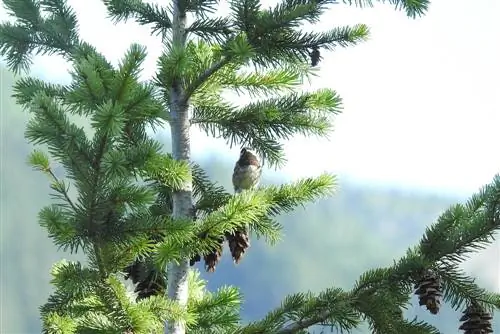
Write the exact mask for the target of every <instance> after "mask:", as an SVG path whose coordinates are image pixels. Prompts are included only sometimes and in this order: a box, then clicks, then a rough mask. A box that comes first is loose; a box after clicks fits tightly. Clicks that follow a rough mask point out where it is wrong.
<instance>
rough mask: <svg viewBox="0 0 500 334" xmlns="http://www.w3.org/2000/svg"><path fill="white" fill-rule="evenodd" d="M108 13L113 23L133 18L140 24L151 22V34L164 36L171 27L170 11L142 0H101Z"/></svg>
mask: <svg viewBox="0 0 500 334" xmlns="http://www.w3.org/2000/svg"><path fill="white" fill-rule="evenodd" d="M103 2H104V5H105V6H106V8H107V10H108V13H109V15H110V17H111V18H112V20H113V21H114V22H115V23H118V22H120V21H127V20H128V19H130V18H134V19H135V20H136V22H137V23H139V24H141V25H147V24H152V25H153V27H152V28H151V30H152V32H153V34H161V35H162V36H165V35H166V33H167V32H168V31H169V30H170V29H171V28H172V20H171V19H170V18H169V14H170V12H169V11H167V10H166V9H165V8H163V7H161V6H159V5H157V4H150V3H146V2H144V1H143V0H103Z"/></svg>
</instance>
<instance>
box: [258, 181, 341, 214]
mask: <svg viewBox="0 0 500 334" xmlns="http://www.w3.org/2000/svg"><path fill="white" fill-rule="evenodd" d="M335 187H336V178H335V176H333V175H329V174H323V175H320V176H319V177H317V178H305V179H302V180H298V181H296V182H294V183H292V184H286V185H281V186H268V187H266V188H264V189H265V191H266V192H267V193H268V194H269V196H270V198H271V202H272V204H271V207H270V209H269V211H268V214H270V215H272V216H276V215H279V214H281V213H283V212H290V211H292V210H293V209H295V208H296V207H297V206H299V205H304V203H305V202H310V201H313V200H316V199H318V198H319V197H325V196H329V195H331V194H332V193H333V191H334V189H335Z"/></svg>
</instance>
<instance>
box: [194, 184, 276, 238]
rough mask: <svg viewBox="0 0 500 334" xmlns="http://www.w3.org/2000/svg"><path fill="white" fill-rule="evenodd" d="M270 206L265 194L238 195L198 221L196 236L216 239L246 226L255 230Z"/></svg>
mask: <svg viewBox="0 0 500 334" xmlns="http://www.w3.org/2000/svg"><path fill="white" fill-rule="evenodd" d="M270 206H271V203H270V201H269V195H268V194H267V193H266V192H263V191H260V192H244V193H238V194H237V195H235V196H233V197H231V198H230V199H229V201H228V202H227V203H226V204H225V205H223V206H221V207H220V208H218V209H217V210H216V211H213V212H212V213H210V214H208V215H207V216H206V217H204V218H203V219H201V220H200V221H199V223H198V224H197V230H198V231H199V233H197V235H203V236H213V237H216V238H217V237H220V236H224V235H225V234H226V233H234V232H235V231H236V230H237V229H238V228H242V227H245V226H247V225H249V226H251V227H254V228H256V225H259V224H261V223H262V222H260V221H259V220H260V219H261V218H262V217H264V216H265V215H266V213H267V212H268V210H269V209H270ZM259 230H262V228H259V229H258V231H259ZM266 232H267V231H266ZM262 234H265V233H262Z"/></svg>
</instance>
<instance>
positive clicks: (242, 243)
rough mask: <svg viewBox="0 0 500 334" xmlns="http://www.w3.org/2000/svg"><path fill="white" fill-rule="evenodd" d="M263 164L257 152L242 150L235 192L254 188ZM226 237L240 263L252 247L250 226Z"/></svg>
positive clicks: (248, 149)
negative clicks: (247, 250)
mask: <svg viewBox="0 0 500 334" xmlns="http://www.w3.org/2000/svg"><path fill="white" fill-rule="evenodd" d="M261 175H262V165H261V163H260V160H259V157H258V155H257V153H255V152H254V151H252V150H251V149H250V148H248V147H243V148H242V149H241V151H240V158H239V159H238V161H236V164H235V166H234V171H233V187H234V192H235V193H240V192H242V191H244V190H249V189H254V188H256V187H257V186H258V185H259V183H260V177H261ZM226 239H227V241H228V244H229V250H230V251H231V255H232V256H233V259H234V262H236V263H239V262H240V260H241V257H242V256H243V254H244V253H245V251H246V249H247V248H248V247H250V238H249V231H248V227H246V228H243V229H241V230H238V231H236V232H235V233H233V234H228V235H227V236H226Z"/></svg>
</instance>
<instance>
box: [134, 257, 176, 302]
mask: <svg viewBox="0 0 500 334" xmlns="http://www.w3.org/2000/svg"><path fill="white" fill-rule="evenodd" d="M124 272H125V279H126V280H127V279H129V278H130V279H132V283H134V284H136V286H135V290H134V292H136V293H137V300H141V299H144V298H147V297H149V296H153V295H160V294H163V292H164V291H165V287H166V284H165V279H164V276H163V273H161V272H158V271H157V270H156V269H155V268H154V266H153V265H152V264H150V263H148V262H146V261H139V260H136V261H134V263H132V264H131V265H129V266H128V267H126V268H125V269H124Z"/></svg>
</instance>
